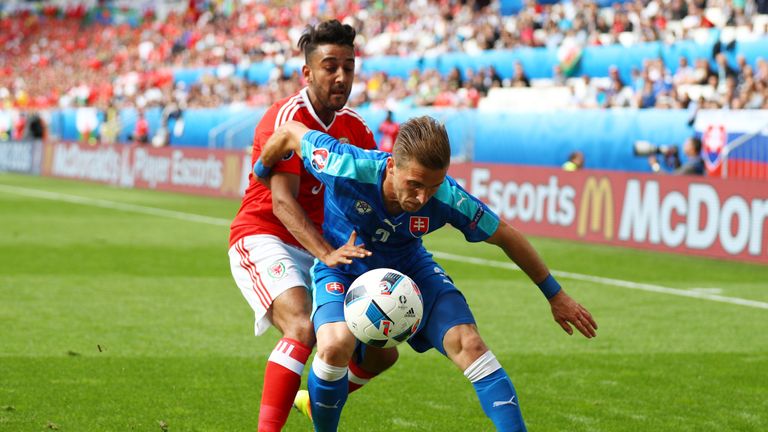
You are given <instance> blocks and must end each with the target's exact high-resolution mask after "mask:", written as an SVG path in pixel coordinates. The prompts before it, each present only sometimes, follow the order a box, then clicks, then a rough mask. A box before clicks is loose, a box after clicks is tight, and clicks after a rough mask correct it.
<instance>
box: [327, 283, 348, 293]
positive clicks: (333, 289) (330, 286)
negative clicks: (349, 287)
mask: <svg viewBox="0 0 768 432" xmlns="http://www.w3.org/2000/svg"><path fill="white" fill-rule="evenodd" d="M325 290H326V291H328V292H329V293H331V294H336V295H342V294H344V285H343V284H342V283H341V282H328V283H327V284H325Z"/></svg>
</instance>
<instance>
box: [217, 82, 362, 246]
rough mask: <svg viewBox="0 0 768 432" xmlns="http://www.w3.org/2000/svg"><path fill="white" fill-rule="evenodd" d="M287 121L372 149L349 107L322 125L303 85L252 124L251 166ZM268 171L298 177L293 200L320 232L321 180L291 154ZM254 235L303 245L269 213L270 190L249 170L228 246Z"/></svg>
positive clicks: (359, 122)
mask: <svg viewBox="0 0 768 432" xmlns="http://www.w3.org/2000/svg"><path fill="white" fill-rule="evenodd" d="M288 120H295V121H298V122H301V123H303V124H304V125H305V126H307V127H308V128H310V129H314V130H318V131H321V132H325V133H327V134H329V135H331V136H332V137H334V138H336V139H338V140H339V141H341V142H348V143H351V144H354V145H356V146H358V147H360V148H363V149H368V150H373V149H376V141H375V140H374V139H373V134H372V133H371V130H370V129H369V128H368V125H366V124H365V121H363V118H362V117H360V115H359V114H357V113H356V112H354V111H352V110H351V109H349V108H342V109H341V110H339V111H336V113H335V115H334V118H333V121H331V124H330V126H326V125H325V124H323V122H322V121H321V120H320V118H319V117H318V116H317V114H316V113H315V110H314V109H313V108H312V104H311V103H310V102H309V96H308V95H307V89H306V88H304V89H303V90H301V91H300V92H298V93H297V94H295V95H293V96H291V97H288V98H285V99H283V100H281V101H278V102H277V103H275V104H274V105H272V106H271V107H270V108H269V109H268V110H267V112H266V113H264V117H262V119H261V121H260V122H259V124H258V126H256V132H255V134H254V137H253V155H252V156H251V166H253V164H254V163H256V160H257V159H258V158H259V155H260V154H261V148H262V146H263V145H264V144H265V143H266V142H267V139H269V137H270V136H271V135H272V133H273V132H274V131H275V129H277V128H278V127H279V126H280V125H282V124H283V123H285V122H287V121H288ZM272 171H273V172H287V173H291V174H296V175H298V176H299V178H300V180H299V195H298V197H297V200H298V202H299V204H300V205H301V207H302V208H303V209H304V211H305V212H307V216H309V219H310V220H311V221H312V222H313V223H314V224H315V228H316V229H317V230H318V231H319V232H322V225H323V210H324V207H323V195H324V194H323V193H322V192H323V191H322V187H323V185H322V183H320V182H319V181H318V180H317V179H316V178H315V177H314V176H312V174H309V173H308V172H307V171H306V170H305V169H304V165H303V164H302V161H301V158H299V157H297V156H296V155H295V154H293V153H292V154H291V156H290V157H288V158H286V159H283V160H281V161H280V162H278V163H277V164H275V166H273V167H272ZM255 234H270V235H274V236H277V237H279V238H280V239H281V240H282V241H284V242H286V243H288V244H292V245H295V246H298V247H302V248H303V246H302V245H301V243H299V242H298V240H296V239H295V238H294V237H293V235H291V233H290V232H289V231H288V230H287V229H286V228H285V227H284V226H283V223H282V222H280V219H278V218H277V216H275V215H274V213H272V193H271V192H270V190H269V189H268V188H267V187H266V186H264V185H262V184H261V183H259V182H258V181H256V179H255V178H254V176H253V173H251V174H250V175H249V176H248V189H246V190H245V196H244V197H243V203H242V205H241V206H240V210H239V211H238V212H237V216H235V220H234V221H232V226H231V229H230V233H229V245H230V246H232V245H233V244H234V243H235V242H237V241H238V240H239V239H241V238H242V237H245V236H249V235H255Z"/></svg>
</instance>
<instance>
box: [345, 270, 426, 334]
mask: <svg viewBox="0 0 768 432" xmlns="http://www.w3.org/2000/svg"><path fill="white" fill-rule="evenodd" d="M351 286H352V288H350V289H349V291H347V296H346V297H345V298H344V319H345V320H346V322H347V327H349V330H350V331H351V332H352V334H353V335H355V337H356V338H357V339H359V340H360V341H361V342H363V343H365V344H368V345H370V346H374V347H377V348H389V347H393V346H395V345H398V344H400V343H402V342H405V341H406V340H408V338H409V337H411V335H413V334H414V333H416V330H418V328H419V323H420V322H421V317H422V314H423V312H424V302H423V301H422V299H421V292H420V291H419V287H417V286H416V283H415V282H413V280H411V278H409V277H408V276H406V275H404V274H402V273H400V272H399V271H397V270H392V269H388V268H378V269H374V270H370V271H367V272H365V273H363V274H362V275H360V277H358V278H357V279H355V281H354V282H352V285H351Z"/></svg>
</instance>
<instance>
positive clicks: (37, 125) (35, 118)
mask: <svg viewBox="0 0 768 432" xmlns="http://www.w3.org/2000/svg"><path fill="white" fill-rule="evenodd" d="M29 136H30V138H32V139H33V140H42V139H45V136H46V125H45V120H43V118H42V117H41V116H40V113H37V112H33V113H32V114H31V115H30V116H29Z"/></svg>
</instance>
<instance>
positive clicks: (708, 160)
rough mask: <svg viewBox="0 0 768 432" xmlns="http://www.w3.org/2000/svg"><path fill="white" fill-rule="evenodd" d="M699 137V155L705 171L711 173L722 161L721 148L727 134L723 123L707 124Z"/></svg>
mask: <svg viewBox="0 0 768 432" xmlns="http://www.w3.org/2000/svg"><path fill="white" fill-rule="evenodd" d="M701 138H702V139H701V144H702V146H701V147H702V149H701V153H702V154H701V156H702V157H703V158H704V165H706V166H707V171H708V172H710V173H712V172H713V171H716V170H717V169H718V168H719V167H720V164H721V163H722V162H723V160H722V154H723V148H725V145H726V144H727V143H728V134H727V133H726V131H725V126H723V125H709V126H708V127H707V130H705V131H704V134H703V135H702V137H701Z"/></svg>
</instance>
